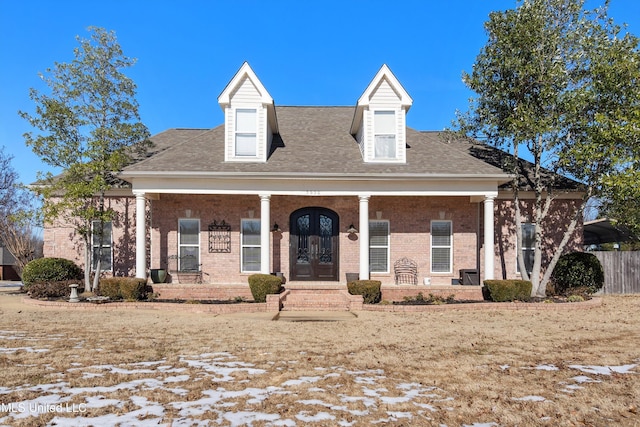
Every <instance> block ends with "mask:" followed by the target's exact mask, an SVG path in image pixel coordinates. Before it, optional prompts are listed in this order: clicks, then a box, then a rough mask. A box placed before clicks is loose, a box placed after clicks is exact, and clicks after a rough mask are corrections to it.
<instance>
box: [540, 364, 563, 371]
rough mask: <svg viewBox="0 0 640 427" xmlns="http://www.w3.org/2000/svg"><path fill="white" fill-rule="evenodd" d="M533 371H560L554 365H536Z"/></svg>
mask: <svg viewBox="0 0 640 427" xmlns="http://www.w3.org/2000/svg"><path fill="white" fill-rule="evenodd" d="M535 369H537V370H539V371H559V370H560V369H559V368H558V367H557V366H556V365H538V366H536V367H535Z"/></svg>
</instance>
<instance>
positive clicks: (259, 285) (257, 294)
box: [249, 274, 282, 302]
mask: <svg viewBox="0 0 640 427" xmlns="http://www.w3.org/2000/svg"><path fill="white" fill-rule="evenodd" d="M249 288H250V289H251V295H253V300H254V301H255V302H266V301H267V294H279V293H280V292H282V279H280V278H279V277H278V276H272V275H271V274H252V275H251V276H249Z"/></svg>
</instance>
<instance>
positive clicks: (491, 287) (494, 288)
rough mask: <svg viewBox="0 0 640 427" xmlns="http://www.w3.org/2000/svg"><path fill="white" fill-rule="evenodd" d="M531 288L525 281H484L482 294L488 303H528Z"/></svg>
mask: <svg viewBox="0 0 640 427" xmlns="http://www.w3.org/2000/svg"><path fill="white" fill-rule="evenodd" d="M532 287H533V286H532V284H531V282H529V281H527V280H485V281H484V288H483V292H482V293H483V296H484V299H485V300H488V301H495V302H505V301H528V300H529V299H530V298H531V289H532Z"/></svg>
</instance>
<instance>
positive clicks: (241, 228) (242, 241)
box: [240, 218, 262, 274]
mask: <svg viewBox="0 0 640 427" xmlns="http://www.w3.org/2000/svg"><path fill="white" fill-rule="evenodd" d="M246 221H253V222H257V223H258V227H260V226H261V221H260V218H241V219H240V272H241V273H251V274H253V273H260V271H261V267H262V266H261V265H260V266H258V269H257V270H245V268H244V256H243V255H244V254H243V250H244V248H258V249H260V251H262V246H261V245H260V243H258V244H255V245H245V244H244V232H243V230H244V223H245V222H246ZM260 259H261V260H262V258H260Z"/></svg>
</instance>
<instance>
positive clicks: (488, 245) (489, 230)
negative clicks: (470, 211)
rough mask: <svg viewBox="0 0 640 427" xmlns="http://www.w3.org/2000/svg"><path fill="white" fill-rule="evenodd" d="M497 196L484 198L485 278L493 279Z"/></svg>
mask: <svg viewBox="0 0 640 427" xmlns="http://www.w3.org/2000/svg"><path fill="white" fill-rule="evenodd" d="M494 199H495V196H485V198H484V280H492V279H493V275H494V265H493V262H494V259H495V237H494V236H495V230H494V228H493V221H494V216H493V201H494Z"/></svg>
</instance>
